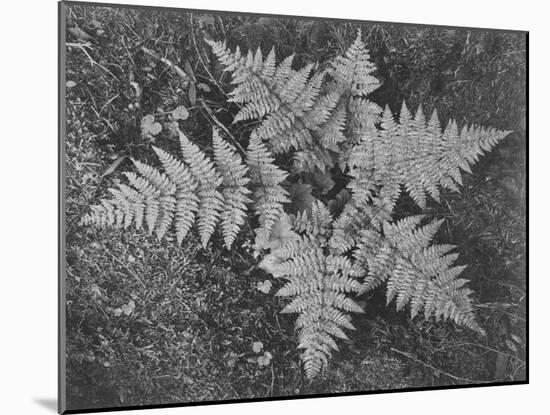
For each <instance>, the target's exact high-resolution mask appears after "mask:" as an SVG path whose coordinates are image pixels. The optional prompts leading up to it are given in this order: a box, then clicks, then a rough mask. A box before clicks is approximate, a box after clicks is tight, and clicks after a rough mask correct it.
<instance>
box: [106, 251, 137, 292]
mask: <svg viewBox="0 0 550 415" xmlns="http://www.w3.org/2000/svg"><path fill="white" fill-rule="evenodd" d="M107 252H108V253H109V255H111V256H112V257H113V259H114V260H115V261H116V262H118V263H119V264H120V265H122V266H123V267H124V268H125V269H126V270H127V271H128V272H129V273H130V274H131V275H132V276H133V277H134V278H135V279H136V280H138V281H139V282H140V283H141V285H143V288H145V289H147V286H146V285H145V283H144V282H143V281H142V280H141V278H139V277H138V276H137V274H136V273H135V272H134V271H132V270H131V269H130V268H129V267H128V265H126V264H125V263H124V262H122V261H121V260H120V259H118V258H117V257H116V256H115V255H113V253H112V252H110V251H107Z"/></svg>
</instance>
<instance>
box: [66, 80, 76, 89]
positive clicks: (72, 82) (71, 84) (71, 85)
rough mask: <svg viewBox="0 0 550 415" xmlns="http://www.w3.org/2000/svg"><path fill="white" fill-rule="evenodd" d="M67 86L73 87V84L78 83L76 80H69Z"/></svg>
mask: <svg viewBox="0 0 550 415" xmlns="http://www.w3.org/2000/svg"><path fill="white" fill-rule="evenodd" d="M66 85H67V88H72V87H73V86H75V85H76V82H75V81H67V84H66Z"/></svg>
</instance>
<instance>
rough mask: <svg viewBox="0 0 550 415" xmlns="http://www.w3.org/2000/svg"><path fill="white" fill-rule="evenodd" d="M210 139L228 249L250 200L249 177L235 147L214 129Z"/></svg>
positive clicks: (244, 216) (240, 224) (241, 222)
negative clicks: (217, 173)
mask: <svg viewBox="0 0 550 415" xmlns="http://www.w3.org/2000/svg"><path fill="white" fill-rule="evenodd" d="M212 140H213V143H214V160H215V162H216V167H217V170H218V172H219V173H220V175H221V177H222V188H223V189H222V197H223V200H224V203H225V206H224V209H223V211H222V213H221V221H222V225H221V226H222V232H223V236H224V240H225V245H226V247H227V249H229V248H230V247H231V245H232V244H233V241H234V240H235V237H236V236H237V233H238V232H239V229H240V228H241V226H242V225H243V224H244V222H245V218H246V213H247V204H249V203H250V202H251V200H250V199H249V198H248V196H247V195H249V194H250V193H251V191H250V189H248V188H247V185H248V183H249V182H250V178H248V177H246V174H247V173H248V167H247V166H246V165H244V164H243V163H242V159H241V157H240V156H239V155H238V154H237V152H236V151H235V149H234V148H232V147H231V146H230V145H229V144H228V143H227V142H226V141H225V140H223V139H222V138H221V137H220V135H219V133H218V131H217V130H216V129H214V133H213V135H212Z"/></svg>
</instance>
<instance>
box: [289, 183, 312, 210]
mask: <svg viewBox="0 0 550 415" xmlns="http://www.w3.org/2000/svg"><path fill="white" fill-rule="evenodd" d="M288 192H289V193H290V200H291V201H292V207H293V210H294V213H298V212H303V211H306V212H308V213H311V205H312V203H313V202H314V201H315V198H314V197H313V196H312V195H311V185H310V184H306V183H294V184H292V186H290V189H289V190H288Z"/></svg>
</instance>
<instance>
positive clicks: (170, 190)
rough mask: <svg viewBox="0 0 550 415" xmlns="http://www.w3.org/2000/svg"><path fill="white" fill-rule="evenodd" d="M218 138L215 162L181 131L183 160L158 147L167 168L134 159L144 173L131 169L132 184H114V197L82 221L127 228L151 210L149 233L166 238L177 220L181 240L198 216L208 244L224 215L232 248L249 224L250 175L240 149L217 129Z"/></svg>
mask: <svg viewBox="0 0 550 415" xmlns="http://www.w3.org/2000/svg"><path fill="white" fill-rule="evenodd" d="M213 144H214V160H215V163H213V162H212V160H210V159H209V158H208V156H206V155H205V154H204V153H203V152H202V151H201V150H200V149H199V147H197V145H196V144H194V143H192V142H191V141H189V139H188V138H187V137H186V136H185V134H183V133H182V132H180V148H181V153H182V160H179V159H177V158H176V157H174V156H172V155H170V154H169V153H167V152H165V151H164V150H161V149H159V148H154V150H155V152H156V154H157V156H158V157H159V160H160V162H161V164H162V166H163V169H164V171H165V173H163V172H160V171H159V170H157V169H156V168H154V167H151V166H149V165H147V164H144V163H141V162H139V161H136V160H134V165H135V166H136V168H137V170H138V172H139V175H138V174H136V173H132V172H131V173H126V176H127V178H128V180H129V182H130V185H131V186H132V187H130V186H127V185H125V184H121V185H119V188H118V189H110V192H111V193H112V194H113V195H114V198H113V199H111V200H103V201H102V202H101V204H100V205H97V206H94V207H92V208H91V212H90V213H89V214H87V215H86V216H85V217H84V218H83V219H82V220H81V223H82V224H85V225H96V226H100V227H105V226H116V227H121V226H123V227H125V228H127V227H128V226H130V225H131V223H132V222H134V223H135V225H136V227H137V228H138V229H140V228H141V224H142V221H143V217H144V216H145V220H146V223H147V228H148V230H149V234H151V233H153V232H155V233H156V235H157V237H158V238H159V239H160V238H162V237H163V236H164V235H165V234H166V232H167V231H168V229H169V228H170V227H171V226H172V225H173V226H174V228H175V231H176V238H177V241H178V244H181V242H182V241H183V239H184V238H185V236H186V235H187V233H188V232H189V230H190V229H191V227H192V226H193V223H194V222H197V227H198V230H199V235H200V238H201V242H202V245H203V246H204V247H206V245H207V244H208V241H209V240H210V237H211V236H212V233H213V232H214V230H215V227H216V225H217V223H218V222H219V221H220V220H221V227H222V233H223V236H224V240H225V244H226V246H227V248H228V249H229V248H230V247H231V245H232V243H233V241H234V239H235V236H236V234H237V233H238V231H239V229H240V227H241V226H242V225H243V224H244V218H245V217H246V211H247V204H248V203H249V202H250V199H249V198H248V197H247V195H248V194H249V193H250V190H249V189H248V188H247V187H246V186H247V184H248V182H249V181H250V179H249V178H248V177H246V174H247V171H248V169H247V167H246V166H245V165H243V163H242V160H241V159H240V157H239V156H238V155H237V153H236V151H235V149H233V148H232V147H231V146H230V145H229V144H228V143H226V142H225V141H224V140H223V139H222V138H221V137H220V136H219V133H218V132H217V131H216V130H214V132H213Z"/></svg>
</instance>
